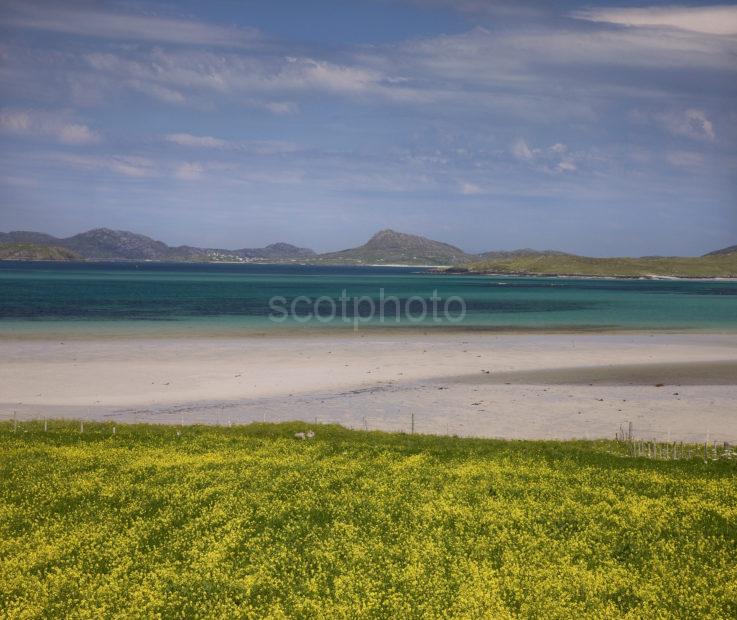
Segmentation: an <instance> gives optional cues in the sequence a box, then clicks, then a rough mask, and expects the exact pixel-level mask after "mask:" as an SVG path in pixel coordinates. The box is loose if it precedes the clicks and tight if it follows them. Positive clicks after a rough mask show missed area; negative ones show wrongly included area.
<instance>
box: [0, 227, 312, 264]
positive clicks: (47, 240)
mask: <svg viewBox="0 0 737 620" xmlns="http://www.w3.org/2000/svg"><path fill="white" fill-rule="evenodd" d="M0 243H13V244H18V243H21V244H28V243H32V244H34V245H37V246H39V247H54V248H57V249H59V248H65V249H66V250H68V251H71V252H72V253H74V254H75V256H76V258H83V259H87V260H152V261H193V262H196V261H210V262H218V261H232V262H244V261H249V260H275V261H279V260H298V259H306V258H311V257H314V256H316V254H315V252H314V251H312V250H310V249H307V248H299V247H297V246H294V245H291V244H289V243H274V244H272V245H268V246H266V247H265V248H243V249H239V250H224V249H217V248H198V247H193V246H186V245H182V246H177V247H170V246H168V245H167V244H165V243H164V242H162V241H156V240H155V239H152V238H151V237H147V236H146V235H140V234H137V233H133V232H129V231H127V230H111V229H109V228H95V229H93V230H88V231H87V232H83V233H79V234H77V235H73V236H72V237H66V238H57V237H53V236H51V235H47V234H45V233H37V232H30V231H14V232H9V233H0ZM49 256H55V254H54V253H51V254H49ZM44 260H57V259H55V258H49V259H44ZM58 260H68V259H62V258H59V259H58Z"/></svg>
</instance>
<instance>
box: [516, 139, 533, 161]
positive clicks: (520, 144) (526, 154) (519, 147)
mask: <svg viewBox="0 0 737 620" xmlns="http://www.w3.org/2000/svg"><path fill="white" fill-rule="evenodd" d="M512 155H514V156H515V157H516V158H517V159H520V160H522V161H530V160H531V159H533V158H534V157H535V154H534V153H533V152H532V150H531V149H530V147H529V146H527V142H525V141H524V140H522V139H519V140H517V141H516V142H515V143H514V144H513V145H512Z"/></svg>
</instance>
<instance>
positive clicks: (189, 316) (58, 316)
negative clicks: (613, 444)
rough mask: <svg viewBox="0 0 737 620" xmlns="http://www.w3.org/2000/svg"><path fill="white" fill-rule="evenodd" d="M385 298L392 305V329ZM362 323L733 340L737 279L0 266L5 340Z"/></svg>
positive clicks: (136, 265) (0, 331)
mask: <svg viewBox="0 0 737 620" xmlns="http://www.w3.org/2000/svg"><path fill="white" fill-rule="evenodd" d="M382 295H383V298H384V299H385V302H384V316H383V319H382V317H381V312H380V310H381V306H382V304H381V299H382ZM433 295H435V298H436V299H435V301H434V302H433ZM275 297H276V298H277V300H276V301H274V298H275ZM389 297H396V298H397V299H398V301H399V310H400V317H399V320H397V316H396V310H397V304H396V301H395V300H390V299H388V298H389ZM451 297H453V298H454V299H453V300H452V301H451V302H450V304H449V305H448V306H447V310H448V313H447V314H446V312H445V309H446V306H445V304H446V302H447V300H449V299H450V298H451ZM318 298H321V299H320V300H319V301H318V302H317V305H316V303H315V302H316V300H318ZM270 300H271V305H270ZM421 300H424V301H421ZM461 300H462V302H461ZM372 303H373V309H374V313H373V315H372V316H370V315H371V307H372ZM433 306H434V307H435V311H433ZM463 307H465V315H464V316H463V318H462V320H459V316H460V315H461V312H462V310H463ZM423 308H424V310H425V314H424V317H423ZM277 309H278V310H277ZM292 309H294V311H295V312H294V314H293V313H292ZM285 312H286V314H287V316H285ZM316 314H317V315H319V319H318V317H317V316H316ZM332 314H335V318H334V319H333V320H327V319H329V317H330V316H331V315H332ZM274 318H277V319H282V320H279V321H278V322H277V321H275V320H274ZM366 326H371V327H380V326H384V327H388V328H389V327H418V326H419V327H438V328H453V329H458V328H461V329H463V328H466V329H469V328H471V329H474V328H475V329H509V330H519V329H522V330H528V329H540V330H558V329H564V330H569V329H570V330H586V329H628V330H629V329H633V330H638V329H646V330H650V329H675V330H681V329H699V330H729V331H732V330H735V329H737V282H731V281H718V280H709V281H706V280H700V281H697V280H678V281H675V280H668V281H653V280H612V279H578V278H576V279H573V278H570V279H564V278H532V277H491V276H462V275H449V276H446V275H438V274H433V273H430V272H429V271H427V270H424V269H418V268H412V267H407V268H403V267H331V266H308V265H234V264H215V265H213V264H206V265H192V264H162V263H20V262H5V263H0V336H2V337H9V336H29V337H31V336H36V335H38V336H43V335H51V334H53V335H55V336H56V335H61V334H69V335H79V336H95V335H110V336H114V335H120V336H126V335H194V334H210V335H211V334H222V335H228V334H233V333H238V332H248V333H255V332H265V333H271V334H274V333H285V334H286V333H289V332H290V330H294V329H299V330H300V331H302V330H309V329H318V328H319V329H324V328H345V329H353V328H354V327H361V328H363V327H366Z"/></svg>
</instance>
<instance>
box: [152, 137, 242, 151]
mask: <svg viewBox="0 0 737 620" xmlns="http://www.w3.org/2000/svg"><path fill="white" fill-rule="evenodd" d="M164 139H165V140H166V141H167V142H173V143H174V144H178V145H180V146H196V147H203V148H213V149H221V148H225V147H226V146H228V145H229V143H228V141H227V140H220V139H219V138H213V137H212V136H193V135H192V134H189V133H171V134H169V135H167V136H165V137H164Z"/></svg>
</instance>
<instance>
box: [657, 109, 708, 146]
mask: <svg viewBox="0 0 737 620" xmlns="http://www.w3.org/2000/svg"><path fill="white" fill-rule="evenodd" d="M663 122H664V124H665V126H666V127H667V128H668V130H669V131H671V132H672V133H674V134H677V135H682V136H688V137H689V138H697V139H706V140H714V139H715V138H716V136H715V134H714V125H713V124H712V122H711V121H710V120H709V119H708V118H707V117H706V114H705V113H704V111H703V110H686V111H685V112H684V113H683V114H682V115H675V114H671V115H665V116H664V117H663Z"/></svg>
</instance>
